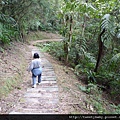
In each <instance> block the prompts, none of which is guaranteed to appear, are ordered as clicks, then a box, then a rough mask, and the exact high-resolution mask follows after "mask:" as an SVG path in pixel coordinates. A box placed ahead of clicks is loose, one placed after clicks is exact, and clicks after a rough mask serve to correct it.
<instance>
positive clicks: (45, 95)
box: [24, 92, 58, 99]
mask: <svg viewBox="0 0 120 120" xmlns="http://www.w3.org/2000/svg"><path fill="white" fill-rule="evenodd" d="M24 97H30V98H46V99H47V98H48V99H49V98H58V93H57V94H56V93H54V94H51V93H45V92H44V93H41V92H40V93H26V94H25V95H24Z"/></svg>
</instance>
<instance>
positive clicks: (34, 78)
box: [32, 74, 36, 85]
mask: <svg viewBox="0 0 120 120" xmlns="http://www.w3.org/2000/svg"><path fill="white" fill-rule="evenodd" d="M32 80H33V85H36V76H34V75H33V74H32Z"/></svg>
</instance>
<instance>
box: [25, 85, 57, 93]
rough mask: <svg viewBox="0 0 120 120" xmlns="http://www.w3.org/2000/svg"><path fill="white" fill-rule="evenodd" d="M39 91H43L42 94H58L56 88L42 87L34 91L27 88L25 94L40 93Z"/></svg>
mask: <svg viewBox="0 0 120 120" xmlns="http://www.w3.org/2000/svg"><path fill="white" fill-rule="evenodd" d="M40 91H44V92H56V91H57V92H58V87H55V88H54V87H49V86H48V87H42V88H36V89H31V88H28V89H27V92H40Z"/></svg>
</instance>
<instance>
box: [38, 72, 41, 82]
mask: <svg viewBox="0 0 120 120" xmlns="http://www.w3.org/2000/svg"><path fill="white" fill-rule="evenodd" d="M40 82H41V74H40V75H38V83H40Z"/></svg>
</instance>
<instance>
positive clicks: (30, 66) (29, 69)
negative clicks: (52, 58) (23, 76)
mask: <svg viewBox="0 0 120 120" xmlns="http://www.w3.org/2000/svg"><path fill="white" fill-rule="evenodd" d="M32 69H33V63H32V62H31V63H30V65H29V67H28V72H30V71H31V70H32Z"/></svg>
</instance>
